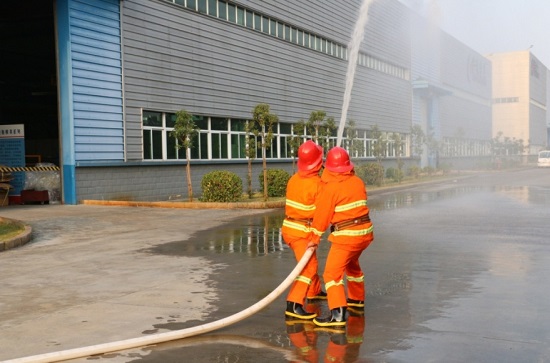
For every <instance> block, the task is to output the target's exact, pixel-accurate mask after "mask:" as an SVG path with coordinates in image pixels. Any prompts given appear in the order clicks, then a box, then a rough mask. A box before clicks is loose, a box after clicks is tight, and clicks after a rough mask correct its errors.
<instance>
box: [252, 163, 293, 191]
mask: <svg viewBox="0 0 550 363" xmlns="http://www.w3.org/2000/svg"><path fill="white" fill-rule="evenodd" d="M288 179H290V174H289V173H288V172H287V171H286V170H283V169H267V196H268V197H284V196H285V195H286V184H287V183H288ZM258 180H259V181H260V190H261V191H262V192H263V190H264V173H263V172H262V173H260V175H258Z"/></svg>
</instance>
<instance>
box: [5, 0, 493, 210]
mask: <svg viewBox="0 0 550 363" xmlns="http://www.w3.org/2000/svg"><path fill="white" fill-rule="evenodd" d="M360 7H361V1H358V0H353V1H346V2H338V3H337V2H331V1H325V0H323V1H316V2H313V3H311V2H298V1H296V2H283V1H272V2H265V1H260V0H243V1H226V0H56V1H53V0H52V1H48V0H29V1H25V2H3V3H2V4H1V5H0V13H1V14H2V15H0V18H1V26H2V30H3V31H2V40H1V41H0V48H1V49H2V53H3V55H4V56H5V63H4V64H5V66H4V67H2V69H1V70H0V97H1V100H2V103H1V105H0V126H1V125H10V124H23V125H24V134H25V150H24V152H25V155H30V156H33V155H34V156H39V158H40V161H42V162H50V163H53V164H55V165H58V166H59V168H60V174H61V182H60V183H61V202H63V203H66V204H77V203H79V202H80V201H82V200H89V199H99V200H143V201H147V200H167V199H172V198H185V196H186V193H187V186H186V181H185V180H186V179H185V164H186V161H185V153H184V152H182V150H181V149H180V150H177V149H175V147H174V144H175V140H174V139H173V138H172V137H171V136H170V131H171V130H172V127H173V122H174V115H175V113H176V112H177V111H179V110H181V109H185V110H187V111H188V112H190V113H191V114H193V115H194V117H195V120H196V123H197V125H198V126H199V127H200V135H199V137H198V138H197V140H196V141H197V142H196V143H195V146H194V148H193V149H192V150H191V158H192V177H193V179H192V181H193V186H194V188H195V189H200V180H201V178H202V176H203V175H204V174H205V173H207V172H209V171H212V170H218V169H225V170H230V171H234V172H235V173H237V174H238V175H240V176H241V177H242V178H243V180H245V179H246V164H247V158H246V155H245V153H244V150H245V147H246V134H245V125H246V122H247V120H249V119H250V118H251V114H252V110H253V108H254V106H256V105H257V104H259V103H266V104H269V105H270V107H271V112H273V113H275V114H276V115H277V116H278V118H279V123H278V124H277V125H276V129H275V130H274V131H275V139H274V142H273V144H272V147H271V148H270V150H269V155H268V162H269V167H270V168H285V169H287V170H289V171H291V165H292V164H291V162H292V156H293V155H292V154H291V150H290V148H289V146H288V138H289V137H291V136H292V135H293V134H294V131H293V126H294V125H295V124H296V123H297V122H298V121H300V120H307V119H308V117H309V115H310V113H311V112H312V111H317V110H323V111H325V112H326V114H327V116H329V117H333V118H334V119H335V120H336V121H337V122H338V121H339V120H340V118H341V113H342V99H343V94H344V89H345V83H346V72H347V68H348V60H349V49H348V43H349V41H350V37H351V34H352V32H353V29H354V26H355V22H356V20H357V17H358V11H359V9H360ZM31 10H32V11H31ZM492 77H493V78H494V76H492V70H491V63H490V61H489V60H488V59H487V58H485V57H484V56H482V55H480V54H478V53H476V52H475V51H473V50H472V49H470V48H468V46H467V45H465V44H462V43H460V42H459V41H457V40H456V39H454V38H452V37H451V36H449V35H448V34H445V33H444V32H442V31H441V30H439V29H437V28H435V27H434V26H433V25H432V24H430V23H429V22H428V21H426V20H425V19H422V18H420V17H419V16H418V15H416V14H414V13H412V12H411V10H410V9H408V8H407V7H405V6H404V5H403V4H401V3H399V2H398V1H397V0H377V1H373V2H372V3H371V5H370V7H369V20H368V22H367V25H366V29H365V36H364V39H363V41H362V43H361V47H360V53H359V57H358V62H357V69H356V73H355V77H354V86H353V91H352V96H351V103H350V107H349V111H348V113H347V118H346V119H347V120H353V121H354V122H355V125H356V128H357V130H358V138H359V139H360V140H361V141H362V144H363V145H364V148H363V151H361V152H359V153H357V154H356V155H354V157H355V158H356V160H357V161H358V162H362V161H365V162H366V161H369V160H372V159H373V155H372V153H371V148H370V146H371V145H372V143H373V142H374V140H372V139H371V138H370V136H369V135H370V134H369V130H371V128H372V127H373V126H377V127H378V128H379V129H380V130H381V131H382V132H383V133H384V134H385V135H394V134H398V135H400V136H401V137H402V139H403V140H404V141H405V144H404V147H403V148H402V150H401V151H400V150H396V148H395V145H392V143H391V142H390V143H389V144H388V148H387V151H386V159H387V160H393V159H394V158H395V157H396V154H397V153H399V152H401V153H402V156H403V157H404V158H405V159H407V160H409V161H411V162H419V163H420V165H437V163H440V162H442V160H444V162H449V163H453V164H455V165H458V164H460V162H461V161H463V160H467V158H471V157H473V156H476V157H487V156H488V155H489V154H490V150H489V148H488V145H489V142H490V140H491V138H492V137H493V131H492V126H491V122H492V115H491V100H492V98H493V97H492V95H491V79H492ZM413 125H419V126H420V127H421V128H422V130H424V132H425V134H426V135H428V136H430V137H431V138H432V139H433V140H434V141H435V142H436V143H437V144H438V145H439V146H438V148H437V150H435V149H433V150H428V149H426V150H424V151H423V152H422V155H415V154H414V151H412V150H413V148H412V143H413V141H412V139H411V128H412V126H413ZM0 164H2V161H0ZM260 167H261V165H260V163H259V160H255V162H254V173H255V174H254V175H255V176H257V175H258V173H259V171H260ZM254 183H255V185H256V187H257V183H256V180H254ZM198 194H199V195H200V190H199V192H198Z"/></svg>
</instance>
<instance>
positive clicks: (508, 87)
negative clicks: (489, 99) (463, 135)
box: [487, 50, 548, 155]
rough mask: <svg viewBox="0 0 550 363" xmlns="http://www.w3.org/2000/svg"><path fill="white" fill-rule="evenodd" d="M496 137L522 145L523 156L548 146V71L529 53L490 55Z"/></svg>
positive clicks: (527, 51) (494, 135)
mask: <svg viewBox="0 0 550 363" xmlns="http://www.w3.org/2000/svg"><path fill="white" fill-rule="evenodd" d="M487 57H488V59H490V60H491V62H492V65H493V137H498V136H499V135H502V136H501V138H508V139H509V142H514V141H515V142H517V143H519V144H521V145H522V147H523V150H522V154H525V155H536V154H537V153H538V152H539V151H541V150H545V149H546V148H547V147H548V125H547V117H548V111H547V107H548V103H547V100H548V94H547V92H548V85H547V77H548V76H547V73H548V70H547V68H546V66H545V65H544V64H542V63H541V62H540V61H539V60H538V59H537V58H536V57H535V56H534V55H533V54H532V53H531V52H530V51H529V50H524V51H518V52H507V53H497V54H490V55H488V56H487Z"/></svg>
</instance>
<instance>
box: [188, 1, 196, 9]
mask: <svg viewBox="0 0 550 363" xmlns="http://www.w3.org/2000/svg"><path fill="white" fill-rule="evenodd" d="M187 7H188V8H189V9H193V10H197V0H187Z"/></svg>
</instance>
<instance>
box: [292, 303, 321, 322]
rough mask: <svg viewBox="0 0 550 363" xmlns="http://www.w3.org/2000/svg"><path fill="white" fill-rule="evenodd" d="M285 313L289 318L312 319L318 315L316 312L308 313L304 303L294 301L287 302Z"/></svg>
mask: <svg viewBox="0 0 550 363" xmlns="http://www.w3.org/2000/svg"><path fill="white" fill-rule="evenodd" d="M285 315H286V317H287V318H295V319H304V320H310V319H313V318H314V317H316V316H317V314H316V313H308V312H307V311H305V310H304V307H303V306H302V304H298V303H295V302H292V301H287V302H286V310H285Z"/></svg>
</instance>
